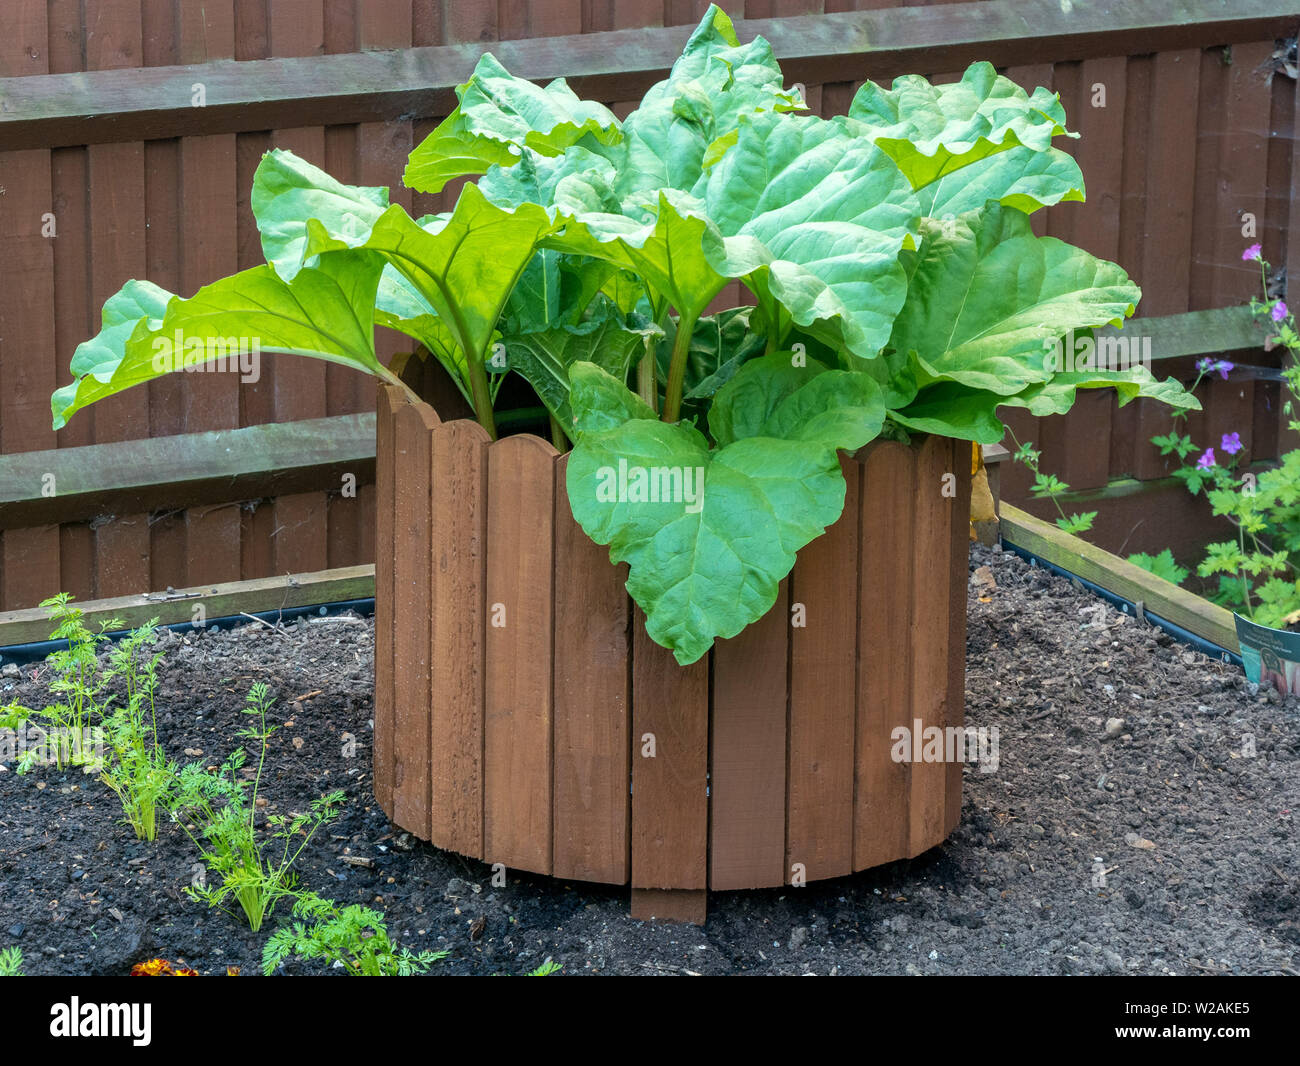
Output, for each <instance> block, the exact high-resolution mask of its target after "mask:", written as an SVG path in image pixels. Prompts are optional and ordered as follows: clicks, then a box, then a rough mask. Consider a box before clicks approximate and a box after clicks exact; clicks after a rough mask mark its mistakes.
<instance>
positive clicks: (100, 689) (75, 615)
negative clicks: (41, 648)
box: [8, 592, 122, 773]
mask: <svg viewBox="0 0 1300 1066" xmlns="http://www.w3.org/2000/svg"><path fill="white" fill-rule="evenodd" d="M40 606H42V607H44V608H45V609H46V610H47V611H48V612H49V614H50V621H52V622H53V623H54V631H53V632H52V633H51V634H50V639H51V640H57V641H67V645H68V646H67V647H66V648H60V649H59V650H58V651H55V652H51V653H50V655H49V656H48V657H47V658H46V662H47V663H48V664H49V666H50V668H51V669H52V670H53V672H54V676H53V677H52V678H51V679H50V683H49V687H50V691H51V692H56V693H58V694H59V695H60V696H62V697H63V699H62V700H61V701H60V702H59V703H54V704H50V705H48V706H46V707H44V708H41V709H40V710H36V709H31V708H25V707H18V706H17V705H13V704H11V705H10V707H9V708H8V713H9V715H10V716H11V718H12V719H13V720H14V721H15V723H18V722H22V721H31V722H34V723H35V724H37V725H38V726H39V727H40V728H42V729H43V730H44V733H45V739H44V742H43V743H42V744H39V745H36V746H33V747H29V748H27V749H26V750H25V751H24V753H23V756H22V758H21V759H20V760H19V762H18V772H19V773H27V772H28V771H30V770H31V769H32V768H33V767H35V766H38V765H41V764H43V763H47V762H53V764H54V766H55V768H56V769H59V770H62V769H64V768H65V767H67V766H83V765H86V764H87V763H90V764H91V766H92V767H93V766H95V765H97V763H96V761H95V760H96V754H95V750H94V739H95V738H94V737H93V736H92V733H91V730H92V728H93V727H94V726H96V725H98V723H99V722H101V721H102V720H103V719H104V718H105V717H106V716H107V715H108V714H109V713H111V706H112V702H113V698H114V697H113V694H112V692H111V690H110V689H109V681H110V680H111V679H112V677H113V676H114V675H113V673H112V672H111V671H109V670H105V669H103V668H102V667H101V664H100V662H99V650H100V646H101V645H103V644H104V643H105V642H107V641H108V636H107V634H108V632H109V631H110V630H116V629H121V628H122V622H121V621H120V620H118V619H111V620H109V621H106V622H101V623H100V626H99V632H97V633H94V632H91V630H90V629H89V628H88V627H87V626H86V623H85V616H84V614H83V613H82V610H81V608H80V607H74V606H73V605H72V596H71V594H70V593H67V592H60V593H59V594H58V595H57V596H51V597H50V598H49V599H46V600H42V601H41V604H40Z"/></svg>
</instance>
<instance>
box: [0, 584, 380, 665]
mask: <svg viewBox="0 0 1300 1066" xmlns="http://www.w3.org/2000/svg"><path fill="white" fill-rule="evenodd" d="M345 611H354V612H356V613H357V614H360V615H371V614H374V613H375V598H374V597H373V596H369V597H367V598H365V599H361V600H336V601H335V602H333V603H315V604H305V605H303V606H301V607H285V608H283V609H281V610H275V611H254V612H250V613H249V614H232V615H225V616H223V617H221V618H210V619H208V621H207V623H206V624H205V625H203V626H202V627H199V626H196V625H195V624H194V623H193V622H171V623H169V624H168V625H165V626H159V627H158V628H159V629H170V630H171V631H172V632H173V633H192V632H193V631H194V630H195V629H199V628H202V629H204V630H207V631H209V632H210V631H213V630H221V629H234V628H235V627H236V626H241V625H249V624H250V623H251V621H252V619H254V618H256V619H258V620H259V621H262V622H268V623H270V624H271V625H276V624H278V623H280V622H292V621H294V620H295V619H298V618H305V617H307V616H308V615H312V616H315V617H318V618H320V617H328V616H329V615H332V614H343V613H344V612H345ZM130 632H131V631H130V630H129V629H115V630H113V631H112V632H111V633H108V634H107V636H108V638H109V640H120V639H121V638H122V637H124V636H126V635H127V634H128V633H130ZM67 646H68V642H67V641H66V640H40V641H35V642H34V643H31V644H10V645H9V646H8V647H7V648H6V647H0V663H7V662H13V663H20V664H21V663H32V662H41V661H43V660H44V659H45V657H46V656H47V655H49V654H50V653H51V652H56V651H62V650H63V649H65V648H66V647H67Z"/></svg>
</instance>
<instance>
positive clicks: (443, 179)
mask: <svg viewBox="0 0 1300 1066" xmlns="http://www.w3.org/2000/svg"><path fill="white" fill-rule="evenodd" d="M456 95H457V97H458V98H459V100H460V103H459V105H458V106H457V107H456V110H455V111H453V112H452V113H451V114H450V115H448V116H447V118H446V119H444V120H443V121H442V122H441V123H440V124H439V125H438V127H437V128H436V129H435V130H434V131H433V132H432V133H430V134H429V136H428V137H426V138H425V139H424V140H423V141H422V142H421V143H420V144H419V145H418V146H417V147H416V148H415V150H414V151H413V152H412V153H411V156H410V159H409V160H408V161H407V164H406V173H405V174H404V175H403V178H402V180H403V182H404V183H405V184H406V185H407V186H409V187H410V188H412V189H419V190H420V191H421V192H429V193H434V192H439V191H441V189H442V187H443V186H444V185H446V184H447V182H449V181H451V180H452V179H453V178H458V177H463V176H464V175H467V174H482V173H484V172H485V171H487V170H488V168H489V167H491V166H494V165H495V166H500V167H510V166H513V165H514V164H515V163H517V162H518V161H519V159H520V157H521V156H522V155H523V152H524V150H525V149H529V150H531V151H534V152H537V153H538V154H539V155H545V156H553V155H561V154H562V153H563V152H564V150H565V149H566V148H568V147H569V146H570V145H573V144H577V143H578V142H579V141H581V140H583V139H584V138H589V139H590V140H592V141H593V142H595V143H598V144H616V143H617V142H618V141H619V140H621V139H622V131H621V130H620V128H619V123H618V119H616V118H615V117H614V115H613V113H612V112H611V111H610V110H609V109H608V108H607V107H605V106H604V105H603V104H598V103H595V102H594V101H590V100H582V99H580V98H579V97H578V96H577V95H576V94H575V93H574V92H573V90H572V89H570V88H569V87H568V85H567V84H566V83H565V81H564V79H563V78H557V79H556V80H555V81H553V82H551V83H550V84H549V85H547V86H546V87H545V88H543V87H541V86H538V85H534V84H533V83H532V82H530V81H527V80H525V79H524V78H516V77H515V76H514V75H513V74H511V73H510V72H509V71H508V70H506V68H505V67H503V66H502V65H501V63H500V62H499V61H498V60H497V59H496V57H495V56H493V55H491V54H490V53H489V54H486V55H484V56H482V58H480V59H479V61H478V64H477V65H476V66H475V68H474V73H473V75H472V76H471V77H470V79H469V81H467V82H466V83H465V84H464V85H461V86H459V87H458V88H457V89H456Z"/></svg>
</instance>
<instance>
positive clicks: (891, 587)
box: [853, 441, 947, 870]
mask: <svg viewBox="0 0 1300 1066" xmlns="http://www.w3.org/2000/svg"><path fill="white" fill-rule="evenodd" d="M915 470H916V457H915V453H914V452H913V450H912V449H911V448H909V447H908V446H906V445H904V444H900V443H898V442H897V441H881V442H879V443H877V444H872V445H870V446H869V447H868V449H867V451H866V455H865V461H864V463H863V472H862V474H863V476H862V494H861V498H860V514H861V523H862V539H861V541H860V545H859V548H860V555H859V557H858V567H859V569H858V574H859V580H860V589H859V604H860V606H859V614H858V619H859V621H858V627H859V629H858V631H859V634H860V635H859V638H858V639H859V641H860V645H859V659H858V681H857V685H858V696H857V705H858V709H857V715H858V721H857V730H856V739H855V741H854V749H855V764H856V767H857V772H856V775H855V784H854V810H853V868H854V869H855V870H862V869H865V868H866V867H868V866H878V865H880V864H881V863H886V862H892V861H893V860H895V859H899V858H902V857H903V856H905V855H906V854H907V852H908V847H909V844H910V830H909V819H910V795H911V777H912V768H911V764H910V763H908V762H896V761H894V760H893V759H892V758H891V756H890V749H891V747H892V745H893V743H894V741H893V739H892V738H891V735H890V734H891V733H892V731H893V730H894V728H895V727H896V726H905V727H906V728H907V729H909V730H910V729H911V727H912V722H911V714H910V693H911V687H912V665H911V664H912V627H913V622H912V602H913V597H912V569H913V559H914V555H915V552H914V547H915V519H914V515H913V508H912V496H913V493H914V492H915V491H916V480H915ZM944 573H945V574H946V573H947V571H946V570H945V571H944ZM930 680H931V682H933V680H934V679H933V678H931V679H930Z"/></svg>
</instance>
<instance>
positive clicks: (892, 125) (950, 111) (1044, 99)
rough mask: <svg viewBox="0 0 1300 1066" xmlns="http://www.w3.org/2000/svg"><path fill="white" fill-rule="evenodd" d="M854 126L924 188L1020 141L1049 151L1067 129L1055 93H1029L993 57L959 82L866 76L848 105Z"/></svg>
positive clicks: (911, 76)
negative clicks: (887, 84)
mask: <svg viewBox="0 0 1300 1066" xmlns="http://www.w3.org/2000/svg"><path fill="white" fill-rule="evenodd" d="M849 118H850V119H852V120H855V121H856V122H857V123H860V124H861V125H860V126H858V127H857V130H856V132H857V133H858V135H859V136H866V137H868V138H870V139H871V140H872V141H874V142H875V143H876V144H878V145H880V147H881V148H882V149H884V151H885V152H886V153H888V155H889V156H890V158H892V159H893V160H894V161H895V162H896V163H897V164H898V166H899V168H900V169H901V170H902V171H903V173H904V174H906V175H907V177H908V180H909V181H911V183H912V186H913V188H916V189H921V188H923V187H924V186H926V185H929V184H930V183H931V182H934V181H936V180H938V179H939V178H941V177H943V176H944V175H945V174H950V173H952V172H953V171H955V170H958V169H960V168H961V167H964V166H968V165H969V164H971V163H974V162H976V161H977V160H980V159H983V158H984V157H986V156H990V155H994V154H996V153H998V152H1003V151H1007V150H1009V149H1011V148H1014V147H1016V146H1017V145H1024V146H1025V147H1027V148H1029V149H1031V150H1033V151H1035V152H1043V151H1046V150H1047V149H1048V148H1049V147H1050V146H1051V143H1052V138H1053V137H1055V136H1058V135H1060V134H1066V135H1067V136H1078V135H1077V134H1070V133H1068V132H1067V130H1066V128H1065V110H1064V108H1062V107H1061V101H1060V99H1059V98H1058V97H1057V96H1056V94H1055V93H1052V92H1050V91H1049V90H1047V89H1044V88H1041V87H1040V88H1037V89H1035V90H1034V91H1033V93H1032V94H1030V93H1026V92H1025V90H1024V89H1022V88H1021V87H1020V86H1019V85H1017V84H1016V83H1015V82H1013V81H1012V80H1011V79H1010V78H1004V77H1002V76H1000V75H999V74H998V72H997V71H996V70H995V69H994V68H993V65H992V64H991V63H974V64H972V65H971V66H970V67H969V68H967V70H966V73H965V74H964V75H962V79H961V81H959V82H954V83H952V84H950V85H931V84H930V83H929V82H928V81H927V80H926V79H925V78H923V77H920V76H919V75H916V74H908V75H906V76H904V77H901V78H896V79H894V84H893V88H891V89H885V88H883V87H882V86H880V85H877V84H876V83H875V82H872V81H868V82H866V83H865V84H864V85H863V86H862V88H861V89H859V90H858V92H857V94H856V95H855V96H854V98H853V103H852V104H850V106H849Z"/></svg>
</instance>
